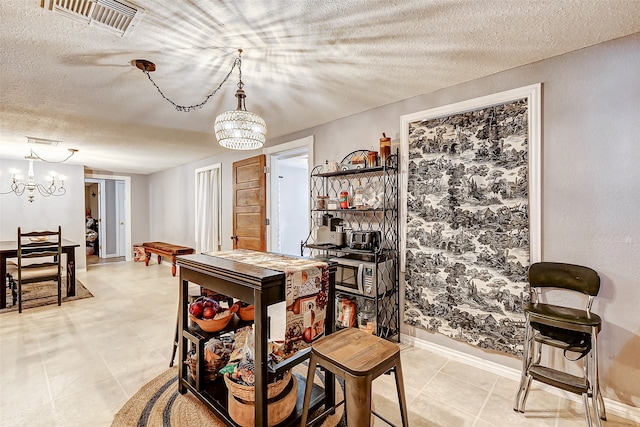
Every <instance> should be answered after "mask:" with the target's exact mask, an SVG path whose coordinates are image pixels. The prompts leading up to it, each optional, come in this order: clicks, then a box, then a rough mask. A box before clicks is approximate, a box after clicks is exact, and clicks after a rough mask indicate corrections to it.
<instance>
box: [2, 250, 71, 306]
mask: <svg viewBox="0 0 640 427" xmlns="http://www.w3.org/2000/svg"><path fill="white" fill-rule="evenodd" d="M78 246H80V245H79V244H78V243H76V242H72V241H70V240H67V239H62V252H63V253H65V254H66V256H67V296H68V297H70V296H74V295H75V294H76V251H75V249H76V248H77V247H78ZM17 257H18V241H17V240H3V241H0V277H1V278H2V292H0V309H1V308H6V307H7V280H6V277H7V259H9V258H17Z"/></svg>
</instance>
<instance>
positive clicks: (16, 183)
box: [0, 148, 78, 203]
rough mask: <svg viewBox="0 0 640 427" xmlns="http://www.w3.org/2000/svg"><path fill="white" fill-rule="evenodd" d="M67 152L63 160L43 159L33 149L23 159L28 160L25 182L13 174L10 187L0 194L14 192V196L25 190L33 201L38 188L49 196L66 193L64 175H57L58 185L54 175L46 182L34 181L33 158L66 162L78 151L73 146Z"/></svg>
mask: <svg viewBox="0 0 640 427" xmlns="http://www.w3.org/2000/svg"><path fill="white" fill-rule="evenodd" d="M69 152H70V153H71V154H69V155H68V156H67V157H66V158H65V159H64V160H60V161H49V160H45V159H43V158H42V157H40V156H38V155H37V154H36V153H35V152H34V151H33V150H31V152H30V153H29V155H28V156H24V158H25V159H27V160H29V171H28V172H27V182H20V178H19V177H18V176H17V175H16V174H13V177H12V178H11V189H10V190H9V191H6V192H0V194H10V193H14V194H15V195H16V196H22V195H23V194H24V193H25V191H26V192H27V197H28V199H29V202H32V203H33V200H34V199H35V192H36V190H38V193H40V195H41V196H44V197H49V196H62V195H65V194H66V193H67V190H66V189H65V188H64V177H63V176H59V177H58V179H59V180H60V186H58V184H57V183H56V178H55V176H49V177H47V178H46V180H47V184H46V185H44V184H40V183H37V182H36V178H35V175H34V173H33V161H34V160H42V161H43V162H46V163H63V162H66V161H67V160H69V159H70V158H71V156H73V155H74V154H76V153H77V152H78V150H76V149H75V148H69Z"/></svg>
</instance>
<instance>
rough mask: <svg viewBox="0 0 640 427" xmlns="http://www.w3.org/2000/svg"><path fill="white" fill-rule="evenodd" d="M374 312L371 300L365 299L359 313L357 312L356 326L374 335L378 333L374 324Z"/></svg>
mask: <svg viewBox="0 0 640 427" xmlns="http://www.w3.org/2000/svg"><path fill="white" fill-rule="evenodd" d="M376 323H377V322H376V312H375V310H374V307H373V301H369V300H368V301H366V302H365V305H364V307H363V308H362V310H360V313H358V328H360V329H361V330H363V331H365V332H368V333H370V334H373V335H376V334H377V333H378V330H377V325H376Z"/></svg>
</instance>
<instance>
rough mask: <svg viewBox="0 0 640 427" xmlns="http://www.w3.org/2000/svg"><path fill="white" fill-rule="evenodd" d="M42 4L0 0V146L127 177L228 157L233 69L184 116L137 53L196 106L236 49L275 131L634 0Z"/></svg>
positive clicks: (464, 74) (413, 90)
mask: <svg viewBox="0 0 640 427" xmlns="http://www.w3.org/2000/svg"><path fill="white" fill-rule="evenodd" d="M49 1H50V0H2V1H0V16H1V18H2V31H1V32H0V43H1V49H2V53H1V62H0V147H1V152H0V155H1V156H2V157H10V158H21V157H23V156H24V155H26V154H28V149H29V147H30V146H28V145H27V144H26V138H25V136H27V135H28V136H33V137H40V138H50V139H56V140H61V141H63V144H61V145H60V146H59V147H58V148H56V149H52V148H46V147H45V148H42V149H39V150H37V151H38V153H39V154H43V155H44V154H49V153H51V154H50V157H52V156H55V155H58V156H59V157H64V154H65V153H66V151H65V150H66V148H77V149H79V150H80V151H79V153H78V154H77V155H76V156H74V157H73V158H72V159H71V160H70V162H73V163H77V164H83V165H85V166H87V167H89V168H91V169H99V170H109V171H114V172H120V173H143V174H147V173H151V172H155V171H158V170H163V169H166V168H170V167H174V166H178V165H181V164H185V163H189V162H192V161H195V160H199V159H203V158H206V157H210V156H212V155H215V154H216V153H220V152H222V150H224V149H222V148H220V147H219V146H218V144H217V142H216V140H215V136H214V135H213V121H214V120H215V117H216V116H217V115H218V114H219V113H221V112H222V111H225V110H230V109H235V98H234V97H233V94H234V92H235V88H236V83H237V72H234V74H233V75H232V76H231V78H230V79H229V81H228V82H227V83H226V84H225V85H224V86H223V87H222V89H221V90H220V91H219V92H218V94H217V95H216V96H214V97H213V98H211V100H210V101H209V102H208V103H207V104H206V105H205V106H204V107H203V108H202V109H199V110H196V111H194V112H190V113H182V112H178V111H176V110H174V109H173V108H172V106H171V105H170V104H169V103H168V102H166V101H164V100H163V99H162V98H161V97H160V95H159V94H158V92H157V91H156V89H155V88H154V87H153V86H152V85H151V83H150V82H149V81H148V80H147V78H146V77H145V75H144V74H143V73H142V72H141V71H140V70H138V69H137V68H135V67H134V66H133V65H132V61H133V60H135V59H139V58H143V59H148V60H150V61H152V62H154V63H155V64H156V66H157V71H155V72H154V73H153V74H152V76H153V78H154V80H156V82H157V83H158V85H159V86H160V88H161V89H162V90H163V92H165V94H166V95H167V96H168V97H170V98H172V99H173V100H174V101H175V102H177V103H179V104H185V105H193V104H198V103H200V102H201V101H202V100H203V98H204V97H205V96H206V95H207V94H208V93H210V92H211V91H213V90H214V89H215V88H216V87H217V86H218V84H219V83H220V82H221V81H222V79H223V78H224V76H225V75H226V74H227V72H228V71H229V70H230V68H231V66H232V64H233V60H234V59H235V57H236V56H237V52H236V50H237V49H238V48H242V49H244V54H243V61H242V73H243V81H244V83H245V84H246V86H245V91H246V93H247V109H249V110H250V111H253V112H255V113H258V114H259V115H261V116H262V117H263V118H264V119H265V121H266V122H267V126H268V136H267V137H268V138H273V137H277V136H282V135H286V134H289V133H291V132H294V131H297V130H301V129H305V128H309V127H312V126H315V125H318V124H322V123H326V122H329V121H332V120H335V119H337V118H340V117H345V116H348V115H351V114H354V113H358V112H361V111H365V110H368V109H371V108H374V107H378V106H380V105H384V104H388V103H391V102H394V101H398V100H401V99H406V98H409V97H412V96H415V95H420V94H424V93H429V92H432V91H434V90H437V89H441V88H444V87H448V86H452V85H455V84H458V83H461V82H465V81H469V80H473V79H476V78H479V77H483V76H486V75H490V74H493V73H496V72H499V71H502V70H506V69H510V68H514V67H517V66H520V65H524V64H528V63H532V62H535V61H539V60H542V59H545V58H549V57H552V56H556V55H560V54H563V53H566V52H569V51H573V50H576V49H580V48H583V47H586V46H590V45H594V44H597V43H601V42H604V41H607V40H611V39H614V38H619V37H622V36H625V35H629V34H632V33H636V32H639V31H640V1H634V0H629V1H625V0H599V1H593V0H585V1H567V0H548V1H524V0H522V1H520V0H505V1H493V0H484V1H483V0H475V1H449V0H446V1H445V0H431V1H428V0H322V1H319V0H297V1H292V0H261V1H254V0H234V1H212V0H191V1H188V0H182V1H175V0H133V3H135V4H137V5H139V6H141V7H143V8H144V9H145V13H144V15H143V16H142V19H141V20H140V22H139V23H138V25H137V26H136V27H135V29H134V30H133V32H132V33H131V34H130V35H128V36H126V37H118V36H116V35H113V34H111V33H109V32H106V31H102V30H100V29H98V28H96V27H93V26H89V25H87V24H83V23H81V22H77V21H74V20H71V19H68V18H66V17H64V16H61V15H59V14H56V13H53V12H51V11H50V10H48V5H49ZM41 2H42V3H41ZM43 5H44V6H45V7H42V6H43Z"/></svg>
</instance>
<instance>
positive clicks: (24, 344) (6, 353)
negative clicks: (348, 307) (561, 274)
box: [0, 262, 639, 427]
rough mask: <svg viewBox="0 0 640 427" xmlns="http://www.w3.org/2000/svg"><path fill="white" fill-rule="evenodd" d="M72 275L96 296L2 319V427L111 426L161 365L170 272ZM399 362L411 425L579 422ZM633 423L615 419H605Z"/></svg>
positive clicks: (93, 269)
mask: <svg viewBox="0 0 640 427" xmlns="http://www.w3.org/2000/svg"><path fill="white" fill-rule="evenodd" d="M78 278H79V279H80V280H82V282H83V283H84V284H85V286H86V287H87V288H88V289H89V290H90V291H91V292H92V293H93V295H94V296H95V297H94V298H89V299H84V300H79V301H73V302H69V303H65V304H63V305H62V306H61V307H57V306H49V307H41V308H36V309H31V310H26V311H24V312H23V313H22V314H18V313H17V312H15V313H7V314H3V315H2V316H0V426H29V427H36V426H47V427H51V426H59V427H63V426H64V427H67V426H69V427H71V426H73V427H76V426H92V427H96V426H110V425H111V422H112V420H113V415H114V414H115V413H116V412H117V411H118V410H119V409H120V407H121V406H122V405H123V404H124V403H125V402H126V401H127V399H128V398H129V397H130V396H132V395H133V394H134V393H135V392H136V391H137V390H138V389H139V388H140V387H141V386H142V385H144V384H145V383H146V382H148V381H149V380H151V379H152V378H154V377H155V376H156V375H158V374H160V373H161V372H163V371H164V370H165V369H167V367H168V364H169V358H170V355H171V347H172V341H173V335H174V328H175V320H176V309H177V300H178V279H177V278H174V277H172V276H171V272H170V267H168V266H167V265H157V264H151V265H149V267H145V265H144V263H140V262H137V263H134V262H123V263H115V264H101V265H95V266H90V267H89V269H88V271H87V272H84V273H81V274H79V276H78ZM196 289H197V288H196ZM402 363H403V371H404V374H405V375H404V376H405V386H406V393H407V399H408V402H407V403H408V406H409V412H410V414H409V419H410V423H411V425H412V426H420V427H426V426H451V427H460V426H470V427H471V426H475V427H489V426H496V427H502V426H571V427H572V426H584V425H585V422H584V417H583V414H582V407H581V406H580V405H576V404H574V403H571V402H568V401H567V400H564V399H561V398H559V397H556V396H554V395H551V394H548V393H545V392H543V391H540V390H534V391H532V394H531V396H530V398H529V403H528V405H527V409H528V411H527V413H526V414H525V415H523V414H518V413H515V412H514V411H513V410H512V409H511V406H512V401H513V396H514V391H515V389H516V387H517V384H516V382H515V381H513V380H510V379H506V378H504V377H501V376H498V375H495V374H492V373H489V372H487V371H483V370H480V369H476V368H472V367H469V366H468V365H465V364H462V363H459V362H456V361H454V360H449V359H447V358H445V357H442V356H439V355H435V354H431V353H429V352H427V351H425V350H421V349H417V348H414V347H406V348H403V350H402ZM374 388H375V396H374V402H375V406H376V410H377V411H378V412H380V413H381V414H383V415H384V416H386V417H387V418H389V419H390V420H391V421H397V420H398V418H399V411H398V409H397V404H396V403H395V399H396V398H395V386H394V383H393V376H392V375H384V376H382V377H380V378H379V379H377V380H376V381H375V382H374ZM378 425H385V424H384V423H382V422H379V421H377V422H376V426H378ZM634 425H635V426H638V425H639V424H637V423H633V422H631V421H628V420H625V419H621V418H618V417H615V416H612V415H610V416H609V420H608V421H607V422H606V423H603V427H613V426H634Z"/></svg>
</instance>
